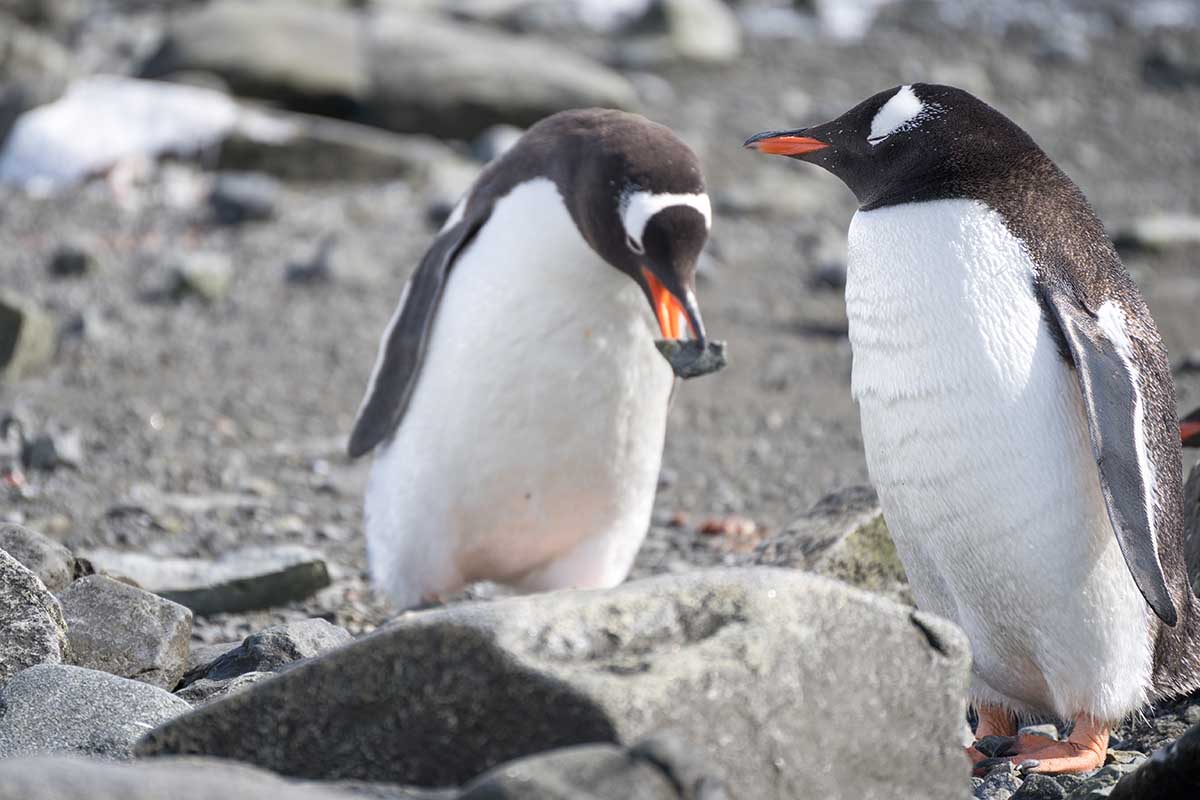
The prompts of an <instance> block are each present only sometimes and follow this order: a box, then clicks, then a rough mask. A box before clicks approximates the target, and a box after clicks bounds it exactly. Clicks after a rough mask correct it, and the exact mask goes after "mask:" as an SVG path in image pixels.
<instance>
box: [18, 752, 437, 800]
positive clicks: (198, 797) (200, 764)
mask: <svg viewBox="0 0 1200 800" xmlns="http://www.w3.org/2000/svg"><path fill="white" fill-rule="evenodd" d="M457 796H458V792H457V791H454V790H448V791H421V790H417V789H408V788H405V787H403V786H384V785H379V784H372V785H362V784H359V785H351V784H345V785H338V784H313V783H297V782H295V781H288V780H284V779H283V778H280V777H279V776H278V775H272V774H271V773H269V772H265V771H263V770H260V769H255V768H254V767H249V766H246V765H245V764H237V763H234V762H230V761H218V760H216V759H211V758H158V759H154V760H153V761H148V762H147V761H141V762H135V763H132V764H123V763H120V762H115V761H111V760H101V759H95V758H81V757H79V756H67V755H59V756H33V757H28V758H12V759H8V760H6V761H0V798H4V800H18V799H19V800H165V798H170V800H231V798H236V800H258V798H271V800H455V798H456V797H457Z"/></svg>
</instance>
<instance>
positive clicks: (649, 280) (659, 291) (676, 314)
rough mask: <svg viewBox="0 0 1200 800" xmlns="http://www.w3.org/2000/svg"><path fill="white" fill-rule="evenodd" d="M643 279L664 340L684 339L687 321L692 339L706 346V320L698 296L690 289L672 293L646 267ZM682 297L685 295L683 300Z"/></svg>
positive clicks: (643, 271)
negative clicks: (684, 327)
mask: <svg viewBox="0 0 1200 800" xmlns="http://www.w3.org/2000/svg"><path fill="white" fill-rule="evenodd" d="M642 277H643V278H644V279H645V280H646V286H647V288H648V289H649V290H650V303H651V305H652V306H653V307H654V315H655V316H656V317H657V318H658V327H659V328H660V329H661V330H662V335H663V338H664V339H680V338H682V335H683V324H684V321H685V320H686V322H687V324H688V327H689V328H690V329H691V333H692V337H693V338H695V339H697V340H699V342H700V344H701V345H702V346H703V345H706V344H707V339H706V337H705V333H704V320H703V319H701V317H700V307H699V305H697V303H696V295H695V294H694V293H693V292H692V291H691V290H690V289H682V290H677V291H674V292H673V291H671V290H670V289H668V288H667V287H666V286H665V285H664V284H663V282H662V281H660V280H659V279H658V276H657V275H655V274H654V273H653V272H652V271H651V270H649V269H647V268H646V267H642ZM680 295H683V299H682V300H680Z"/></svg>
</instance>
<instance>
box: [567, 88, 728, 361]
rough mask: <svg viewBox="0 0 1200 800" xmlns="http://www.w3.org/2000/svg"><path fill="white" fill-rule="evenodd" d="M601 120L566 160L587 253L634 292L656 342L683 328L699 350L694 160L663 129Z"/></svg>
mask: <svg viewBox="0 0 1200 800" xmlns="http://www.w3.org/2000/svg"><path fill="white" fill-rule="evenodd" d="M600 119H601V124H595V125H593V126H592V127H590V128H589V130H588V135H587V136H586V137H585V138H583V139H582V142H581V144H582V150H583V152H580V153H578V157H577V158H575V159H573V160H572V163H573V164H574V174H573V175H572V176H571V179H570V184H571V185H572V186H573V187H575V188H576V189H578V190H577V191H572V192H569V194H570V195H571V196H572V199H573V202H570V203H569V204H571V205H573V206H574V207H573V208H572V216H573V217H574V218H575V220H576V223H577V224H578V226H579V229H580V231H581V232H582V233H583V235H584V238H585V239H586V240H587V241H588V243H589V244H590V245H591V247H592V249H593V250H595V251H596V252H597V253H598V254H599V255H600V256H601V257H602V258H603V259H604V260H605V261H607V262H608V263H609V264H610V265H611V266H613V267H615V268H616V269H618V270H620V271H621V272H623V273H625V274H626V275H628V276H629V277H630V278H632V279H633V280H634V281H635V282H636V283H637V284H638V285H639V286H641V288H642V290H643V292H644V293H645V294H646V297H647V299H648V300H649V301H650V306H651V308H652V309H653V311H654V314H655V316H656V317H657V319H658V324H659V327H660V328H661V330H662V335H663V338H665V339H679V338H681V334H682V333H683V332H684V330H685V328H687V329H690V331H691V334H692V336H693V337H694V338H696V339H698V340H699V341H700V343H701V344H704V343H705V342H706V337H705V330H704V321H703V319H702V317H701V315H700V307H699V304H698V302H697V300H696V292H695V277H696V264H697V261H698V260H699V258H700V251H701V250H702V249H703V248H704V244H705V242H706V241H707V239H708V232H709V228H710V227H711V225H712V206H711V204H710V202H709V198H708V194H707V192H706V190H705V186H704V177H703V174H702V173H701V170H700V162H699V159H698V158H697V157H696V154H695V153H694V152H693V151H692V150H691V148H689V147H688V146H687V145H686V144H685V143H684V142H683V141H682V140H680V139H679V138H678V137H677V136H676V135H675V134H674V133H673V132H672V131H671V130H670V129H669V128H667V127H666V126H663V125H659V124H658V123H654V122H651V121H650V120H647V119H645V118H643V117H640V116H637V115H635V114H627V113H624V112H615V111H613V112H605V114H604V116H603V117H601V118H600Z"/></svg>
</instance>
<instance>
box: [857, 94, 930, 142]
mask: <svg viewBox="0 0 1200 800" xmlns="http://www.w3.org/2000/svg"><path fill="white" fill-rule="evenodd" d="M924 110H925V104H924V103H922V102H921V98H919V97H917V94H916V92H914V91H913V90H912V86H901V87H900V88H899V89H897V90H896V93H895V94H894V95H892V96H891V98H890V99H889V100H888V101H887V102H886V103H884V104H883V105H882V106H881V107H880V108H879V110H878V111H877V112H875V119H873V120H871V132H870V133H869V134H867V141H868V142H870V143H871V144H879V143H880V142H882V141H883V140H884V139H886V138H887V137H889V136H891V135H892V134H893V133H895V132H896V131H898V130H900V129H901V128H903V127H905V126H907V125H908V124H909V123H910V122H912V121H913V120H914V119H916V118H917V116H918V115H920V113H921V112H922V111H924Z"/></svg>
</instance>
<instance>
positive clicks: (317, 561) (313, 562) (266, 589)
mask: <svg viewBox="0 0 1200 800" xmlns="http://www.w3.org/2000/svg"><path fill="white" fill-rule="evenodd" d="M86 555H87V558H88V560H89V561H91V563H92V564H93V565H94V566H95V567H96V569H98V570H100V571H102V572H107V573H109V574H112V575H118V576H121V577H125V578H129V579H130V580H132V581H134V582H135V583H137V584H138V585H139V586H142V587H145V588H146V589H148V590H149V591H152V592H154V593H155V594H157V595H160V596H162V597H165V598H167V599H169V600H173V601H175V602H176V603H180V604H182V605H184V606H187V607H188V608H190V609H192V611H193V612H195V613H196V614H203V615H205V616H208V615H211V614H219V613H222V612H232V613H237V612H241V611H252V610H255V609H260V608H274V607H276V606H282V605H286V604H288V603H291V602H295V601H298V600H305V599H307V598H309V597H311V596H312V595H313V594H315V593H316V592H318V591H320V590H321V589H324V588H325V587H326V586H329V584H330V579H329V568H328V566H327V565H326V564H325V559H324V557H323V556H322V555H321V553H320V552H318V551H316V550H311V549H309V548H306V547H298V546H287V547H261V548H260V547H250V548H243V549H241V550H231V551H229V552H226V553H223V554H222V555H221V556H220V557H219V558H216V559H206V558H159V557H156V556H150V555H145V554H142V553H127V552H122V551H117V550H92V551H89V552H88V553H87V554H86Z"/></svg>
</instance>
